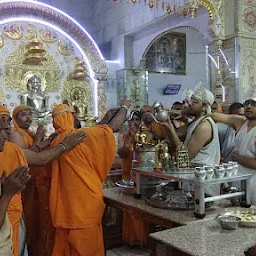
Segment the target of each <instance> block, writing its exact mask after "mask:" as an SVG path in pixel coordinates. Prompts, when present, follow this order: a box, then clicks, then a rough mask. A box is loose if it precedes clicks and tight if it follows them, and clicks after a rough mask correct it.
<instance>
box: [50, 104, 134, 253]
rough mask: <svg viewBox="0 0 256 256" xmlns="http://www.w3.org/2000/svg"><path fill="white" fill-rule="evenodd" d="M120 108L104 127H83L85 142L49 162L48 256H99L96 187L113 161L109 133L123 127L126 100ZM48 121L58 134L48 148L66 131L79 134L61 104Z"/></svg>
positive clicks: (101, 203)
mask: <svg viewBox="0 0 256 256" xmlns="http://www.w3.org/2000/svg"><path fill="white" fill-rule="evenodd" d="M124 103H126V104H127V105H128V106H124V107H123V108H121V109H120V110H119V111H118V113H117V115H116V116H115V117H114V118H113V119H112V121H111V122H110V123H109V124H108V126H107V125H96V126H94V127H90V128H83V129H82V130H85V131H86V132H87V137H86V140H85V142H84V143H81V144H80V145H79V146H77V147H76V148H74V149H72V150H70V151H68V152H67V153H65V154H63V155H62V156H61V157H60V158H59V159H58V160H55V161H54V162H53V163H52V182H51V192H50V211H51V216H52V221H53V224H54V226H55V227H56V236H55V245H54V250H53V256H61V255H63V256H64V255H65V256H69V255H70V256H103V255H104V243H103V234H102V225H101V221H102V216H103V213H104V208H105V205H104V201H103V190H102V182H103V181H104V180H105V179H106V178H107V175H108V172H109V170H110V168H111V166H112V163H113V161H114V158H115V150H116V142H115V137H114V135H113V131H116V130H118V129H116V128H117V126H118V125H119V126H121V125H122V124H123V122H124V120H125V116H126V112H127V108H128V107H129V105H130V103H129V101H128V100H124ZM52 116H53V126H54V128H55V129H56V131H58V132H59V135H58V136H57V138H55V139H54V140H53V142H52V143H51V146H55V145H57V144H58V143H60V142H61V141H62V140H63V138H64V136H65V135H67V134H69V133H70V132H73V133H76V132H77V131H79V130H81V129H74V122H73V121H74V120H73V115H72V113H71V111H70V109H69V107H68V105H66V104H61V105H58V106H56V107H55V108H54V109H53V111H52ZM117 124H118V125H117ZM119 128H120V127H119Z"/></svg>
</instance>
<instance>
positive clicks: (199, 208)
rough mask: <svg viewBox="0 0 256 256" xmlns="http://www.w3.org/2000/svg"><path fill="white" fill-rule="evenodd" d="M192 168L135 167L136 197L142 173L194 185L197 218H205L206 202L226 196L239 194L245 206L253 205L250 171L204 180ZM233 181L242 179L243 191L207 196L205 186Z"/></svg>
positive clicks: (230, 196) (139, 191)
mask: <svg viewBox="0 0 256 256" xmlns="http://www.w3.org/2000/svg"><path fill="white" fill-rule="evenodd" d="M192 170H193V169H191V170H190V171H189V170H187V171H185V170H184V171H182V170H181V169H180V170H171V171H168V172H156V171H154V169H153V168H150V167H141V168H134V171H135V172H136V181H135V186H136V194H135V198H136V197H137V198H138V195H140V194H141V189H140V188H141V182H140V178H141V175H146V176H152V177H156V178H159V179H165V180H176V181H179V182H185V183H189V184H191V185H192V186H193V187H194V193H195V217H196V218H201V219H202V218H204V217H205V203H207V202H213V201H218V200H222V199H226V198H232V197H237V196H244V198H245V202H244V203H243V205H241V206H243V207H248V208H249V207H250V206H251V199H250V191H251V190H250V182H249V181H250V178H251V176H252V175H251V174H250V173H241V172H239V171H238V173H237V175H236V176H231V177H223V178H215V177H213V178H212V179H205V180H203V181H201V180H199V179H197V178H196V177H195V175H194V172H193V171H192ZM233 181H241V191H239V192H235V193H229V194H223V195H216V196H210V197H205V191H204V190H205V187H206V186H208V185H211V184H221V183H226V182H233Z"/></svg>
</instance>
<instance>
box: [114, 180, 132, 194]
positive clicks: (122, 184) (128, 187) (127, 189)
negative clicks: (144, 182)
mask: <svg viewBox="0 0 256 256" xmlns="http://www.w3.org/2000/svg"><path fill="white" fill-rule="evenodd" d="M115 184H116V186H117V187H119V189H120V191H121V192H123V193H125V194H134V182H132V181H130V180H119V181H117V182H116V183H115Z"/></svg>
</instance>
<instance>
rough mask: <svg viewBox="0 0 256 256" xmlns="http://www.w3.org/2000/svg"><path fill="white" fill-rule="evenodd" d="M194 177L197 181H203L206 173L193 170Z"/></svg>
mask: <svg viewBox="0 0 256 256" xmlns="http://www.w3.org/2000/svg"><path fill="white" fill-rule="evenodd" d="M194 173H195V176H196V178H197V179H198V180H205V178H206V171H204V170H202V171H198V170H195V172H194Z"/></svg>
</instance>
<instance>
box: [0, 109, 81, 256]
mask: <svg viewBox="0 0 256 256" xmlns="http://www.w3.org/2000/svg"><path fill="white" fill-rule="evenodd" d="M0 117H1V119H2V120H3V121H4V130H5V131H6V134H7V137H8V139H9V136H10V134H11V120H12V119H11V117H10V112H9V110H8V109H7V107H6V106H4V105H0ZM84 139H85V133H81V132H80V133H77V134H72V135H69V136H67V137H66V138H65V142H64V143H63V144H64V145H65V149H63V145H58V146H56V147H55V148H53V149H49V150H46V151H44V152H40V153H35V152H33V151H30V150H27V149H23V150H22V149H21V148H20V147H18V146H17V145H15V144H14V143H11V142H6V143H5V147H4V151H3V152H0V159H4V161H2V162H1V163H0V170H5V171H6V172H7V175H9V174H11V173H12V172H13V170H15V169H16V168H18V167H20V166H27V164H28V163H29V164H32V165H46V164H48V163H49V162H50V161H52V160H53V159H56V158H57V157H59V156H60V155H61V154H62V153H64V152H65V151H67V150H69V149H71V148H73V147H75V146H76V145H78V144H79V143H81V142H83V141H84ZM22 211H23V209H22V201H21V194H17V195H15V196H14V197H13V198H12V200H11V202H10V204H9V207H8V216H9V220H10V223H11V226H12V233H13V235H12V241H13V255H14V256H18V255H19V227H20V221H21V217H22Z"/></svg>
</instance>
